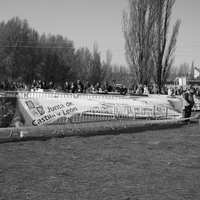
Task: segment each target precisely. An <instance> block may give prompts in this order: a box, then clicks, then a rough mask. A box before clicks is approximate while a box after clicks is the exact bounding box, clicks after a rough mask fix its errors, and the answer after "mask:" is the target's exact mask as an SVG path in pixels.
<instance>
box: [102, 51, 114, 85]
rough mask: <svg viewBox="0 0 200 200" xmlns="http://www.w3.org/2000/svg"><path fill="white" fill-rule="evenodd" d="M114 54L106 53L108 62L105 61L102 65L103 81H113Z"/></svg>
mask: <svg viewBox="0 0 200 200" xmlns="http://www.w3.org/2000/svg"><path fill="white" fill-rule="evenodd" d="M111 61H112V52H111V50H107V51H106V61H103V63H102V79H103V81H104V82H105V81H106V82H108V81H110V80H111V77H112V66H111Z"/></svg>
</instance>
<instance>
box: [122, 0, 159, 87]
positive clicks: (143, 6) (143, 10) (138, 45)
mask: <svg viewBox="0 0 200 200" xmlns="http://www.w3.org/2000/svg"><path fill="white" fill-rule="evenodd" d="M153 2H154V0H129V1H128V3H129V7H128V11H124V13H123V21H122V22H123V27H122V29H123V33H124V38H125V56H126V61H127V64H128V66H129V68H130V70H131V73H132V76H133V79H134V82H136V83H137V84H148V83H149V81H150V79H151V76H150V75H151V71H152V67H153V62H152V57H151V52H152V51H153V48H154V46H153V44H154V38H155V36H154V32H155V21H156V14H155V13H156V7H155V5H154V3H153Z"/></svg>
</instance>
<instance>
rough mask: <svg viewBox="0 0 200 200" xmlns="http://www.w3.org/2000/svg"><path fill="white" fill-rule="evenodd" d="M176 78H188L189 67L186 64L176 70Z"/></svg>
mask: <svg viewBox="0 0 200 200" xmlns="http://www.w3.org/2000/svg"><path fill="white" fill-rule="evenodd" d="M177 73H178V76H186V77H189V76H190V67H189V64H188V63H186V62H185V63H183V64H181V65H180V66H179V68H178V72H177Z"/></svg>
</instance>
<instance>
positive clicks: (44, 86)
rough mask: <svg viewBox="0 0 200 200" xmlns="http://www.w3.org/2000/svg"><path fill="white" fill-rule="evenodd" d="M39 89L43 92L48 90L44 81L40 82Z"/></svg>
mask: <svg viewBox="0 0 200 200" xmlns="http://www.w3.org/2000/svg"><path fill="white" fill-rule="evenodd" d="M41 89H44V90H46V89H48V86H47V84H46V81H42V83H41Z"/></svg>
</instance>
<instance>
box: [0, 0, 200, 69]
mask: <svg viewBox="0 0 200 200" xmlns="http://www.w3.org/2000/svg"><path fill="white" fill-rule="evenodd" d="M127 7H128V3H127V0H0V22H2V21H4V22H7V21H8V20H10V19H12V18H13V17H16V16H18V17H19V18H20V19H21V20H24V19H27V20H28V23H29V26H30V27H31V28H33V29H35V30H36V31H37V32H38V33H39V34H40V35H41V34H43V33H45V34H52V35H57V34H59V35H62V36H64V37H67V38H68V39H69V40H72V41H73V42H74V45H75V48H76V49H78V48H79V47H88V48H89V49H90V50H91V51H92V50H93V46H94V43H95V42H97V44H98V50H99V52H100V53H101V58H102V60H106V51H107V50H110V51H111V52H112V64H118V65H127V64H126V60H125V56H124V54H125V49H124V44H125V41H124V36H123V32H122V13H123V10H125V9H127ZM199 8H200V0H176V2H175V4H174V6H173V9H172V16H171V23H170V31H172V27H173V25H174V24H175V22H176V20H177V19H180V20H181V26H180V28H179V34H178V37H177V45H176V46H177V47H176V51H175V54H174V55H175V62H174V65H175V66H180V65H181V64H183V63H188V64H189V66H191V65H192V62H193V61H194V66H195V67H198V68H200V37H199V35H200V34H199V33H200V26H199V20H200V12H199ZM170 33H171V32H169V36H170Z"/></svg>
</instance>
